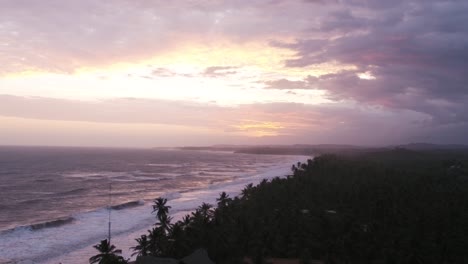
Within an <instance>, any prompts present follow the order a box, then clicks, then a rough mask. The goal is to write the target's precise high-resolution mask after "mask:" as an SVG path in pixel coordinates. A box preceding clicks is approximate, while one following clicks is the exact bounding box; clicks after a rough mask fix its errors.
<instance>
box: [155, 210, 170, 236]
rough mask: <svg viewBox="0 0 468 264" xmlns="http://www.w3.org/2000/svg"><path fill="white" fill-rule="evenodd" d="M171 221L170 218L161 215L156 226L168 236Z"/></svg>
mask: <svg viewBox="0 0 468 264" xmlns="http://www.w3.org/2000/svg"><path fill="white" fill-rule="evenodd" d="M171 220H172V217H170V216H167V215H165V214H163V215H161V218H160V219H159V223H157V224H156V225H159V226H160V227H161V229H162V231H163V232H164V234H168V233H169V231H171V228H172V225H171Z"/></svg>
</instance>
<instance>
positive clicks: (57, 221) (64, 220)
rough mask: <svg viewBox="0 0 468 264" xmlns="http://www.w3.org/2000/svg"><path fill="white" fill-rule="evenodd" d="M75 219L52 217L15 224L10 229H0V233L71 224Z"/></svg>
mask: <svg viewBox="0 0 468 264" xmlns="http://www.w3.org/2000/svg"><path fill="white" fill-rule="evenodd" d="M74 221H75V218H73V217H65V218H59V219H54V220H50V221H45V222H41V223H35V224H30V225H24V226H17V227H15V228H12V229H7V230H4V231H1V232H0V234H6V233H11V232H15V231H20V230H30V231H37V230H41V229H45V228H54V227H60V226H64V225H68V224H71V223H73V222H74Z"/></svg>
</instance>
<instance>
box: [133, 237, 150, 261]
mask: <svg viewBox="0 0 468 264" xmlns="http://www.w3.org/2000/svg"><path fill="white" fill-rule="evenodd" d="M135 240H136V242H137V243H138V245H137V246H134V247H131V248H130V249H131V250H133V251H134V253H133V254H132V256H135V255H137V256H147V255H148V254H149V253H150V248H151V244H150V241H149V240H148V236H147V235H141V237H140V238H137V239H135Z"/></svg>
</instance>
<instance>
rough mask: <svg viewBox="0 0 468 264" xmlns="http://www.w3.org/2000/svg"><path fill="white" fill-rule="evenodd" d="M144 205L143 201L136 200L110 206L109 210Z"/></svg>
mask: <svg viewBox="0 0 468 264" xmlns="http://www.w3.org/2000/svg"><path fill="white" fill-rule="evenodd" d="M144 204H145V202H144V201H143V200H137V201H131V202H126V203H122V204H118V205H112V206H111V207H110V208H111V209H112V210H123V209H126V208H132V207H136V206H141V205H144Z"/></svg>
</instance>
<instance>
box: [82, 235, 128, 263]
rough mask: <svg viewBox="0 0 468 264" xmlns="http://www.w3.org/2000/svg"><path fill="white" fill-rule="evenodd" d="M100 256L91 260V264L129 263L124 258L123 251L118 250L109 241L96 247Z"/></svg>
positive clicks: (103, 241)
mask: <svg viewBox="0 0 468 264" xmlns="http://www.w3.org/2000/svg"><path fill="white" fill-rule="evenodd" d="M94 248H95V249H96V250H97V251H99V254H97V255H95V256H92V257H91V258H89V263H91V264H94V263H98V264H126V263H128V262H127V260H125V259H124V258H123V257H122V256H119V255H120V254H121V253H122V250H120V249H116V248H115V246H114V245H111V244H110V241H109V240H107V239H104V240H101V243H100V244H97V245H95V246H94Z"/></svg>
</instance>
